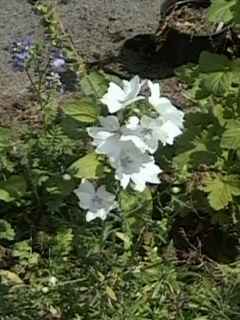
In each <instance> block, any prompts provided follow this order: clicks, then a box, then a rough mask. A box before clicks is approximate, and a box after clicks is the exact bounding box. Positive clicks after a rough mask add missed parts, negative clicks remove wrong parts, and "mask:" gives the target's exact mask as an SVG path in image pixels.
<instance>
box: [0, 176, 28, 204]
mask: <svg viewBox="0 0 240 320" xmlns="http://www.w3.org/2000/svg"><path fill="white" fill-rule="evenodd" d="M26 190H27V184H26V181H25V179H24V177H22V176H11V177H10V178H9V179H8V180H7V181H4V182H2V183H0V200H3V201H5V202H10V201H13V200H15V199H18V198H21V197H23V196H24V195H25V193H26Z"/></svg>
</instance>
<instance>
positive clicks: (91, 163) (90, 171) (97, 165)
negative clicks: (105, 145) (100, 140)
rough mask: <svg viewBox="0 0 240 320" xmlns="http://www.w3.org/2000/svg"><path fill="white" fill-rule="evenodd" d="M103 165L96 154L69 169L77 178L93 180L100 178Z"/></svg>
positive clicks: (87, 156)
mask: <svg viewBox="0 0 240 320" xmlns="http://www.w3.org/2000/svg"><path fill="white" fill-rule="evenodd" d="M102 168H103V166H102V163H101V162H100V160H99V159H98V156H97V154H96V153H95V152H92V153H89V154H87V155H86V156H84V157H82V158H80V159H78V160H77V161H75V162H74V163H73V164H72V165H71V166H70V167H69V169H68V171H69V172H70V173H72V174H73V175H74V177H76V178H85V179H93V178H98V177H99V176H100V175H101V173H102Z"/></svg>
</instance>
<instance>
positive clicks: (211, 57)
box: [199, 51, 229, 73]
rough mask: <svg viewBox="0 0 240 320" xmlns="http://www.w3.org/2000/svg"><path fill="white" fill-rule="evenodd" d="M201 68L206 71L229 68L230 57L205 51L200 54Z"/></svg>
mask: <svg viewBox="0 0 240 320" xmlns="http://www.w3.org/2000/svg"><path fill="white" fill-rule="evenodd" d="M199 70H200V71H201V72H206V73H208V72H218V71H224V70H229V59H228V58H227V57H226V56H224V55H220V54H215V53H210V52H206V51H204V52H202V53H201V55H200V59H199Z"/></svg>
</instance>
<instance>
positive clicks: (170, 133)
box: [161, 121, 182, 145]
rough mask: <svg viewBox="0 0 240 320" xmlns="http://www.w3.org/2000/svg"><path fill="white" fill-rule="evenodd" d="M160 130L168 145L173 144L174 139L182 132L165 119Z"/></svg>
mask: <svg viewBox="0 0 240 320" xmlns="http://www.w3.org/2000/svg"><path fill="white" fill-rule="evenodd" d="M161 131H162V133H165V137H166V139H165V144H166V143H168V144H170V145H172V144H173V142H174V139H175V138H176V137H177V136H179V135H181V134H182V131H181V130H180V129H179V128H178V127H177V126H176V125H175V124H174V123H172V122H171V121H167V122H166V123H165V124H164V125H162V127H161ZM163 144H164V142H163Z"/></svg>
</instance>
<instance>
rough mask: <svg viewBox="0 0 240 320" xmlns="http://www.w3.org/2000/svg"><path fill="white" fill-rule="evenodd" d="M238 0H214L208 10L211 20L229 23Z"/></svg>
mask: <svg viewBox="0 0 240 320" xmlns="http://www.w3.org/2000/svg"><path fill="white" fill-rule="evenodd" d="M235 4H236V0H213V1H211V5H210V7H209V10H208V18H209V21H211V22H214V23H216V22H224V23H228V22H230V21H231V20H232V19H233V17H234V16H233V12H232V7H233V6H234V5H235Z"/></svg>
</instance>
